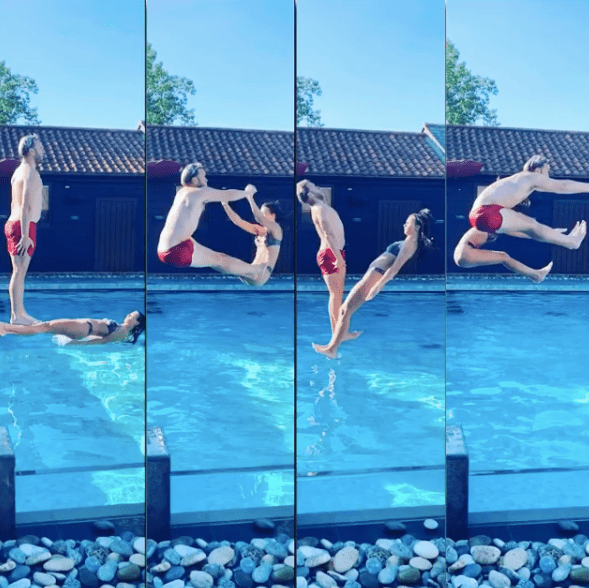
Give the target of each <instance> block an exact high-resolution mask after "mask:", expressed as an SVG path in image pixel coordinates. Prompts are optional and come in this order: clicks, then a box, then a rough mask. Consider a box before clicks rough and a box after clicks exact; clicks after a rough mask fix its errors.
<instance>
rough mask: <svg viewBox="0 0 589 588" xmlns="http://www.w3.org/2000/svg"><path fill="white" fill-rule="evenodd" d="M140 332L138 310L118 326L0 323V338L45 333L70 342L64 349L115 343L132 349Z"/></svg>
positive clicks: (90, 322)
mask: <svg viewBox="0 0 589 588" xmlns="http://www.w3.org/2000/svg"><path fill="white" fill-rule="evenodd" d="M144 330H145V315H143V314H142V313H140V312H139V311H138V310H136V311H134V312H131V313H129V314H128V315H127V316H126V317H125V320H123V322H122V323H121V324H119V323H117V322H115V321H113V320H110V319H56V320H53V321H46V322H43V323H37V324H35V325H26V326H25V325H10V324H8V323H1V322H0V337H1V336H3V335H39V334H41V333H49V334H51V335H62V336H65V337H67V338H68V339H70V340H69V341H67V342H66V343H65V344H66V345H104V344H105V343H115V342H116V341H122V342H124V343H132V344H133V345H134V344H135V343H136V341H137V339H138V338H139V335H141V333H142V332H143V331H144Z"/></svg>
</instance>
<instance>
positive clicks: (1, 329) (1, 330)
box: [0, 323, 8, 337]
mask: <svg viewBox="0 0 589 588" xmlns="http://www.w3.org/2000/svg"><path fill="white" fill-rule="evenodd" d="M7 332H8V331H7V330H6V324H5V323H0V337H4V335H6V333H7Z"/></svg>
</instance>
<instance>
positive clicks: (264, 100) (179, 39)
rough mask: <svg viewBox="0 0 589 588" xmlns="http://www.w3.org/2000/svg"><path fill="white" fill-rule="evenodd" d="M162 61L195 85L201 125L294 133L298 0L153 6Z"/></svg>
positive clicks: (173, 0) (177, 1)
mask: <svg viewBox="0 0 589 588" xmlns="http://www.w3.org/2000/svg"><path fill="white" fill-rule="evenodd" d="M147 11H148V20H147V39H148V41H149V42H150V43H151V44H152V45H153V48H154V49H155V51H156V52H157V61H161V62H163V64H164V68H165V69H166V70H167V71H168V72H170V73H172V74H175V75H179V76H182V77H187V78H189V79H191V80H193V81H194V84H195V87H196V94H195V95H194V96H191V97H189V102H188V106H189V107H194V109H195V119H196V122H197V123H198V125H199V126H201V127H230V128H245V129H273V130H292V128H293V120H294V114H293V113H294V6H293V1H292V0H247V1H244V0H197V1H195V0H148V7H147Z"/></svg>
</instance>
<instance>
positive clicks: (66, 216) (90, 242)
mask: <svg viewBox="0 0 589 588" xmlns="http://www.w3.org/2000/svg"><path fill="white" fill-rule="evenodd" d="M42 179H43V184H44V185H48V186H49V215H48V218H47V220H46V221H42V222H41V223H39V225H38V228H37V243H38V247H37V250H36V251H35V254H34V256H33V259H32V261H31V265H30V271H31V272H87V271H94V270H95V254H96V251H95V250H96V224H95V223H96V200H97V199H98V198H100V197H109V198H135V199H136V202H137V206H136V213H135V223H134V232H135V234H134V243H135V255H134V259H133V267H132V268H131V269H130V270H129V271H135V272H140V271H144V265H145V263H144V261H145V256H144V241H145V231H144V226H145V189H144V179H143V176H134V177H108V176H76V177H72V175H71V174H70V175H66V174H64V175H58V174H54V175H53V174H43V175H42ZM67 186H69V188H68V187H67ZM10 199H11V193H10V178H0V215H3V218H2V219H1V224H2V226H3V225H4V222H5V221H6V218H7V217H8V216H9V215H10ZM71 217H78V219H77V220H76V219H72V218H71ZM2 240H3V244H2V247H1V249H2V252H0V272H10V271H11V269H12V268H11V263H10V257H9V255H8V253H7V252H6V241H5V238H4V236H3V237H2Z"/></svg>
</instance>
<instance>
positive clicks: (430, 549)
mask: <svg viewBox="0 0 589 588" xmlns="http://www.w3.org/2000/svg"><path fill="white" fill-rule="evenodd" d="M413 551H414V553H415V555H419V556H421V557H424V558H425V559H436V557H438V555H439V554H440V552H439V550H438V548H437V547H436V546H435V545H434V544H433V543H432V542H431V541H417V543H415V545H414V546H413ZM391 553H392V551H391Z"/></svg>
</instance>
